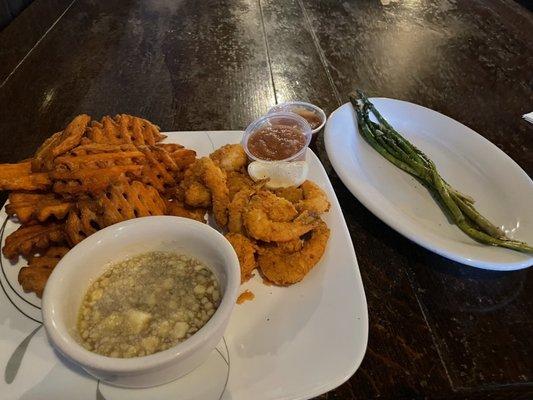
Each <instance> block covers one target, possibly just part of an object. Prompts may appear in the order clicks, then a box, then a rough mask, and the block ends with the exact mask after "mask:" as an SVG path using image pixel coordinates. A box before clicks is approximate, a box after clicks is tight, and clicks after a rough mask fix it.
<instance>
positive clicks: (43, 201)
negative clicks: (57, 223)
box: [6, 192, 74, 224]
mask: <svg viewBox="0 0 533 400" xmlns="http://www.w3.org/2000/svg"><path fill="white" fill-rule="evenodd" d="M73 205H74V203H73V202H71V201H66V200H64V199H62V198H60V197H58V196H56V195H55V194H53V193H28V192H12V193H10V194H9V203H8V204H7V205H6V213H7V214H8V215H9V216H10V217H12V216H15V215H16V217H17V218H18V220H19V221H20V222H21V223H23V224H24V223H28V222H30V221H31V220H37V221H39V222H44V221H46V220H47V219H49V218H51V217H54V218H56V219H63V218H65V216H66V215H67V213H68V212H69V211H70V209H71V208H72V207H73Z"/></svg>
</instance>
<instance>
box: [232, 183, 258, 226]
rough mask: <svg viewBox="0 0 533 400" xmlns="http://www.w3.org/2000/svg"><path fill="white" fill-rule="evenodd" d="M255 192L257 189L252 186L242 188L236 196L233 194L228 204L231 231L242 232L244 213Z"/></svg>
mask: <svg viewBox="0 0 533 400" xmlns="http://www.w3.org/2000/svg"><path fill="white" fill-rule="evenodd" d="M254 193H255V190H253V189H251V188H245V189H242V190H240V191H239V192H238V193H237V194H236V195H235V196H233V199H232V200H231V203H230V204H229V206H228V230H229V231H230V232H233V233H242V231H243V222H242V214H243V212H244V210H245V209H246V207H247V206H248V202H249V201H250V197H251V196H252V195H253V194H254Z"/></svg>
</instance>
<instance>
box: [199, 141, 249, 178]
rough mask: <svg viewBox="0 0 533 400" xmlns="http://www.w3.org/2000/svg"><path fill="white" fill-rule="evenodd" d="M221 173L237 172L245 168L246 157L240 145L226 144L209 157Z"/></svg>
mask: <svg viewBox="0 0 533 400" xmlns="http://www.w3.org/2000/svg"><path fill="white" fill-rule="evenodd" d="M209 157H210V158H211V159H212V160H213V161H214V162H215V164H216V165H218V166H219V167H220V169H222V170H223V171H239V170H242V169H243V168H244V167H246V163H247V162H248V156H247V155H246V152H245V151H244V149H243V147H242V145H240V144H227V145H225V146H222V147H221V148H219V149H217V150H216V151H215V152H213V153H211V155H210V156H209Z"/></svg>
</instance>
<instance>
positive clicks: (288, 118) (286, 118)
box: [242, 112, 313, 162]
mask: <svg viewBox="0 0 533 400" xmlns="http://www.w3.org/2000/svg"><path fill="white" fill-rule="evenodd" d="M276 126H290V127H291V128H295V129H297V130H299V131H301V133H302V134H303V135H304V136H305V144H304V146H303V147H302V148H301V149H299V150H298V151H297V152H296V153H294V154H293V155H291V156H290V157H287V158H284V159H282V160H264V159H262V158H260V157H258V156H256V155H255V154H252V153H251V152H250V150H249V149H248V140H249V139H250V137H252V136H253V135H254V134H255V133H257V132H258V131H260V130H262V129H264V128H269V127H276ZM312 136H313V134H312V131H311V126H310V125H309V123H308V122H307V121H306V120H305V119H304V118H302V117H300V116H299V115H298V114H294V113H292V112H277V113H271V114H267V115H265V116H263V117H261V118H259V119H256V120H255V121H254V122H252V123H251V124H250V125H248V128H246V131H245V132H244V136H243V138H242V146H243V147H244V151H246V154H248V157H249V158H250V159H251V160H254V161H262V162H282V161H285V162H288V161H304V160H305V153H306V151H307V148H308V147H309V143H310V142H311V137H312Z"/></svg>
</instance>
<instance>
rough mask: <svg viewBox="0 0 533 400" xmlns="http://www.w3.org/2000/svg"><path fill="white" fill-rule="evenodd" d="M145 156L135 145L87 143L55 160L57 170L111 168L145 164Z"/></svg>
mask: <svg viewBox="0 0 533 400" xmlns="http://www.w3.org/2000/svg"><path fill="white" fill-rule="evenodd" d="M144 162H145V157H144V154H143V153H142V152H140V151H139V150H137V148H136V147H135V146H134V145H131V144H124V145H108V144H98V143H93V144H86V145H81V146H78V147H76V148H74V149H73V150H72V151H70V152H69V153H68V154H65V155H63V156H61V157H57V158H56V159H55V160H54V167H55V170H56V171H57V170H69V171H76V170H79V169H87V168H89V169H97V168H110V167H114V166H119V165H132V164H143V163H144Z"/></svg>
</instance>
